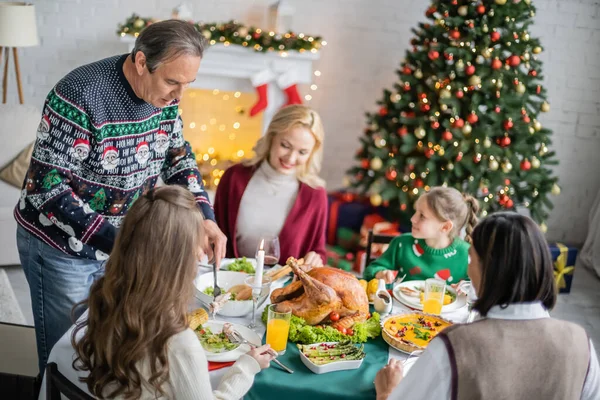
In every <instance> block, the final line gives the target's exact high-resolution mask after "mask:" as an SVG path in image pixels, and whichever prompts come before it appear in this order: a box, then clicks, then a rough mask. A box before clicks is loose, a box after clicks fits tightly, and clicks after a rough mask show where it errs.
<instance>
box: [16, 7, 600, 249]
mask: <svg viewBox="0 0 600 400" xmlns="http://www.w3.org/2000/svg"><path fill="white" fill-rule="evenodd" d="M181 2H184V0H161V1H158V0H120V1H116V0H56V1H54V0H52V1H51V0H37V1H36V0H33V3H35V5H36V9H37V15H38V29H39V35H40V37H41V41H42V43H41V46H39V47H35V48H29V49H22V50H21V51H20V54H21V57H20V60H21V70H22V75H23V83H24V91H25V97H26V102H27V103H31V104H35V105H38V106H41V105H42V103H43V100H44V97H45V95H46V94H47V92H48V91H49V90H50V89H51V87H52V86H53V85H54V84H55V83H56V81H57V80H59V79H60V78H61V77H62V76H63V75H64V74H66V73H67V72H69V70H71V69H72V68H74V67H76V66H79V65H81V64H85V63H88V62H92V61H94V60H97V59H100V58H103V57H106V56H110V55H113V54H117V53H122V52H125V51H126V46H125V45H124V44H122V43H120V42H119V40H118V38H117V36H116V35H115V30H116V27H117V24H118V23H119V22H122V21H123V20H125V18H126V17H128V16H129V15H130V14H131V13H132V12H136V13H138V14H140V15H143V16H154V17H158V18H167V17H169V16H170V12H171V9H172V8H173V7H174V6H175V5H177V4H179V3H181ZM270 2H271V1H270V0H261V1H248V0H205V1H193V0H188V4H190V5H191V7H192V9H193V11H194V19H195V20H203V21H208V22H211V21H226V20H229V19H232V18H235V19H238V20H240V21H243V22H245V23H247V24H256V25H258V26H261V25H263V22H262V21H263V16H264V11H263V10H264V9H265V7H266V5H268V4H269V3H270ZM533 2H534V4H535V5H536V6H537V7H538V14H537V17H536V21H537V24H536V25H535V26H534V28H533V29H532V32H531V33H532V35H534V36H539V37H541V39H542V43H543V44H544V46H545V48H546V51H545V52H544V53H543V54H542V59H543V61H544V62H545V65H544V75H545V84H546V86H547V87H548V89H549V99H550V102H551V105H552V109H551V111H550V112H549V113H548V114H546V115H543V116H542V118H541V122H542V123H543V124H544V125H545V126H547V127H549V128H551V129H553V130H554V149H555V150H556V151H557V153H558V156H559V159H560V160H561V165H559V166H558V167H557V168H556V173H557V174H558V176H559V178H560V184H561V186H562V194H561V195H560V196H559V197H556V198H555V202H554V203H555V206H556V208H555V212H554V213H553V214H552V217H551V218H550V221H548V226H549V233H548V237H549V239H551V240H562V241H567V242H575V243H581V242H583V240H584V238H585V235H586V232H587V225H588V218H587V216H588V213H589V208H590V206H591V203H592V201H593V199H594V196H595V195H596V193H597V192H598V190H600V173H599V171H600V117H599V116H598V114H599V112H600V100H599V97H600V24H598V17H599V16H600V11H599V5H598V0H533ZM292 3H294V5H295V7H296V16H295V17H294V30H296V31H298V32H300V31H302V32H306V33H310V34H320V35H322V36H323V37H324V38H325V40H327V41H328V43H329V45H328V46H327V47H326V48H325V49H324V51H322V56H321V60H320V61H319V62H318V63H317V65H316V68H317V69H319V70H321V71H322V73H323V75H322V76H321V78H319V80H318V84H319V89H318V90H317V91H316V92H313V93H311V94H312V95H313V100H312V101H311V103H310V104H311V105H312V106H313V107H315V108H316V109H317V110H318V111H319V112H320V113H321V115H322V117H323V120H324V123H325V126H326V131H327V139H326V146H325V162H324V167H323V177H324V178H325V179H326V180H327V182H328V186H329V188H336V187H339V186H340V184H341V179H342V176H343V174H344V171H345V170H346V168H348V167H349V166H350V165H352V163H353V160H352V157H353V154H354V153H355V151H356V149H357V148H358V141H357V138H358V137H359V136H360V135H361V133H362V129H363V126H364V121H365V118H364V112H365V111H366V110H374V109H375V101H376V100H377V99H379V97H380V96H381V93H382V89H383V88H384V87H391V85H392V84H393V82H394V79H395V72H394V71H395V69H396V68H397V66H398V65H399V62H400V60H401V59H402V58H403V57H404V52H405V49H406V48H407V46H408V41H409V39H410V37H411V33H410V29H411V28H412V27H414V26H415V25H416V22H417V21H423V20H424V19H425V17H424V15H423V13H424V10H425V9H426V8H427V5H428V3H429V2H428V1H425V0H421V1H414V0H412V1H411V0H327V1H324V0H320V1H319V0H304V1H300V0H295V1H292ZM117 4H118V5H117ZM11 71H12V67H11ZM11 74H12V72H11ZM9 86H10V87H9V99H10V101H12V102H16V99H17V96H16V90H15V84H14V78H13V77H12V76H11V77H10V79H9ZM303 91H304V93H308V91H309V89H308V88H303Z"/></svg>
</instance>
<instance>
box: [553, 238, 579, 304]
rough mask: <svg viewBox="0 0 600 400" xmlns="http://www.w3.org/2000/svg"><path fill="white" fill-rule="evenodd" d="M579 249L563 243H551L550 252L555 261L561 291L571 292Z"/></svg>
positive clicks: (555, 272)
mask: <svg viewBox="0 0 600 400" xmlns="http://www.w3.org/2000/svg"><path fill="white" fill-rule="evenodd" d="M578 252H579V249H577V248H575V247H571V246H566V245H564V244H562V243H550V254H552V261H554V279H555V281H556V287H557V288H558V290H559V293H569V292H570V291H571V283H573V273H574V272H575V262H576V261H577V253H578Z"/></svg>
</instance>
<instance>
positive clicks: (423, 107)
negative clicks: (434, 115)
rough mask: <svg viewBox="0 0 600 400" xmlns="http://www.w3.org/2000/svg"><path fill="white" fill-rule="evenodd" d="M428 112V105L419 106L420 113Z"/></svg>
mask: <svg viewBox="0 0 600 400" xmlns="http://www.w3.org/2000/svg"><path fill="white" fill-rule="evenodd" d="M429 110H431V106H430V105H429V104H423V105H421V111H423V112H428V111H429Z"/></svg>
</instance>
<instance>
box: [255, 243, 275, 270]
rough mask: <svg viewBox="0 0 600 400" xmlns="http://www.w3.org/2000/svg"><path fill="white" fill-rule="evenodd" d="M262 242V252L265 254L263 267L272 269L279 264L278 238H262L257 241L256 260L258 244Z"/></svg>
mask: <svg viewBox="0 0 600 400" xmlns="http://www.w3.org/2000/svg"><path fill="white" fill-rule="evenodd" d="M263 241H264V248H263V250H264V252H265V266H266V267H273V266H275V265H277V263H279V257H281V252H280V250H279V238H278V237H277V236H263V237H261V238H260V240H259V241H258V245H257V246H256V255H255V256H256V258H257V259H258V251H259V250H260V244H261V242H263Z"/></svg>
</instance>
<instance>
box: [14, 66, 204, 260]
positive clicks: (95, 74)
mask: <svg viewBox="0 0 600 400" xmlns="http://www.w3.org/2000/svg"><path fill="white" fill-rule="evenodd" d="M126 59H127V55H122V56H115V57H110V58H107V59H104V60H100V61H98V62H95V63H92V64H89V65H85V66H82V67H79V68H77V69H75V70H73V71H72V72H71V73H69V74H68V75H67V76H65V77H64V78H63V79H62V80H61V81H60V82H58V83H57V85H56V86H55V87H54V89H52V91H51V92H50V93H49V94H48V97H47V98H46V101H45V104H44V111H43V113H42V119H41V122H40V124H39V127H38V131H37V140H36V143H35V146H34V150H33V156H32V158H31V164H30V166H29V170H28V172H27V176H26V177H25V181H24V183H23V189H22V191H21V198H20V200H19V203H18V204H17V206H16V207H15V211H14V215H15V218H16V220H17V222H18V223H19V225H21V226H22V227H23V228H25V229H26V230H27V231H29V232H30V233H31V234H33V235H34V236H36V237H37V238H39V239H40V240H42V241H43V242H45V243H46V244H48V245H50V246H52V247H54V248H57V249H60V250H62V251H63V252H65V253H66V254H70V255H74V256H78V257H83V258H90V259H94V260H102V259H106V258H107V257H108V254H110V251H111V249H112V247H113V243H114V241H115V236H116V232H117V229H118V228H119V226H120V224H121V222H122V220H123V218H124V217H125V214H126V213H127V210H128V209H129V208H130V207H131V205H132V204H133V203H134V202H135V201H136V199H137V198H138V197H139V196H140V195H142V194H143V193H144V191H146V190H148V189H151V188H153V187H154V186H155V184H156V182H157V179H158V177H159V176H160V177H161V178H162V179H163V181H164V182H165V183H167V184H177V185H183V186H186V187H187V188H188V189H189V190H190V191H191V192H192V193H193V194H194V195H195V196H196V201H197V203H198V206H199V207H200V209H201V210H202V212H203V214H204V216H205V218H208V219H213V220H214V212H213V210H212V206H211V205H210V202H209V200H208V196H207V194H206V192H205V191H204V188H203V186H202V178H201V175H200V173H199V172H198V168H197V164H196V158H195V156H194V154H193V153H192V151H191V148H190V145H189V143H188V142H186V141H185V140H184V139H183V134H182V127H183V123H182V121H181V118H180V117H179V112H178V101H173V102H172V103H171V104H170V105H169V106H167V107H164V108H162V109H160V108H156V107H154V106H152V105H151V104H148V103H146V102H145V101H143V100H142V99H140V98H138V97H137V96H136V95H135V93H134V92H133V89H132V88H131V86H130V85H129V83H128V82H127V80H126V79H125V75H124V73H123V63H124V62H125V60H126ZM156 229H160V227H157V228H156Z"/></svg>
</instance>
